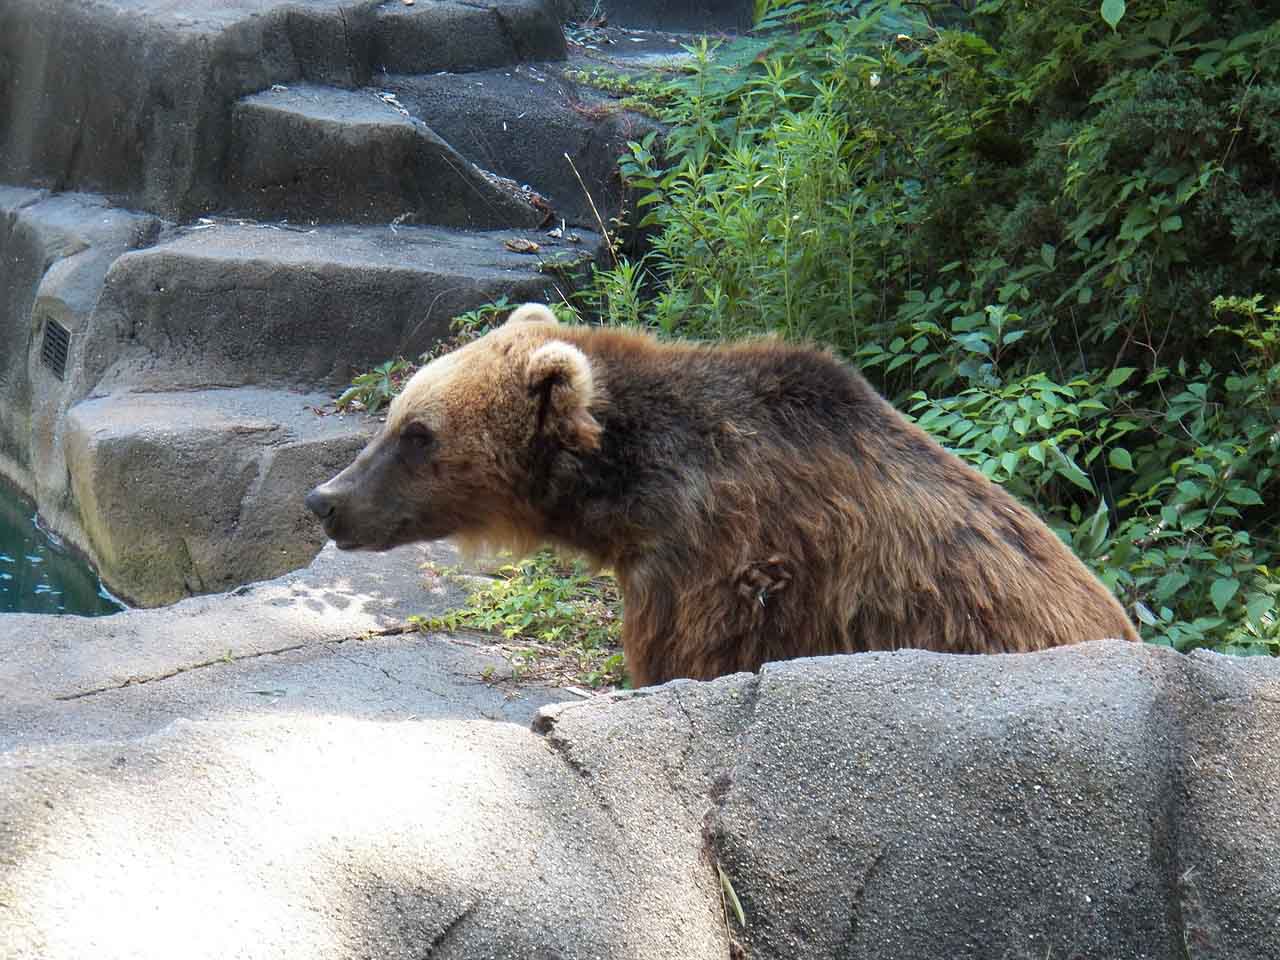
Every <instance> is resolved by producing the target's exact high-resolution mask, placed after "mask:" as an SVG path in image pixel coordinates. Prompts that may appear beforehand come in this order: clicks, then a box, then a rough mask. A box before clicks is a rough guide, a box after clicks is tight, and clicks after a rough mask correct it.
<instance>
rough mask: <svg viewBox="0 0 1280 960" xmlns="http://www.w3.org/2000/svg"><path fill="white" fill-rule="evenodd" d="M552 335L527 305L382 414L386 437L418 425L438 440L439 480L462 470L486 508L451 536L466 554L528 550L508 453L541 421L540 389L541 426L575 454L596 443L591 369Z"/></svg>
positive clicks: (417, 380) (425, 372) (546, 314)
mask: <svg viewBox="0 0 1280 960" xmlns="http://www.w3.org/2000/svg"><path fill="white" fill-rule="evenodd" d="M558 329H560V327H559V324H558V323H557V321H556V319H555V316H554V315H553V314H552V313H551V311H550V310H549V309H547V307H545V306H543V305H542V304H525V305H523V306H521V307H519V308H517V309H516V310H515V311H514V312H513V313H512V315H511V317H510V318H509V319H508V321H507V323H506V324H504V325H503V326H501V327H498V328H497V329H495V330H491V331H490V332H489V333H487V334H485V336H483V337H481V338H479V339H478V340H474V341H472V342H471V343H469V344H467V345H465V346H463V347H460V348H459V349H457V350H455V351H453V352H452V353H448V354H445V355H444V356H443V357H439V358H437V359H435V360H433V361H431V363H429V364H427V366H425V367H423V368H422V369H421V370H419V371H418V372H417V373H415V374H414V375H413V377H412V378H410V380H409V382H408V383H407V384H406V385H405V387H404V390H403V391H402V392H401V393H400V395H399V396H398V397H396V398H395V400H394V401H393V402H392V404H391V408H390V410H389V411H388V414H387V423H386V427H385V428H384V429H385V430H386V431H387V432H388V433H389V434H391V435H395V434H398V433H399V432H400V431H403V430H404V429H405V427H406V426H408V425H409V424H410V423H421V424H424V425H425V426H426V427H428V428H429V429H430V430H431V431H432V433H433V434H435V435H436V437H437V438H438V443H439V445H440V446H439V451H438V453H437V455H436V456H437V460H438V461H439V462H440V464H441V469H442V472H443V475H445V476H449V477H453V478H454V482H456V478H457V477H458V476H459V474H463V473H465V475H466V477H467V487H468V489H469V490H470V492H471V494H472V496H473V497H474V498H475V499H476V500H477V502H484V503H485V504H486V505H487V507H488V509H487V510H486V512H485V513H486V516H485V522H484V523H483V524H480V525H473V526H469V527H468V528H466V529H464V530H460V531H459V532H458V533H457V534H455V535H454V536H453V537H452V539H454V540H455V541H457V542H458V543H459V545H460V546H462V547H463V549H464V550H467V551H468V552H477V551H479V550H481V549H484V550H488V549H492V548H510V549H513V550H517V551H527V550H528V549H529V548H531V547H532V546H533V545H534V544H535V543H536V536H534V535H532V534H531V533H530V528H531V525H532V522H531V521H530V520H529V518H527V517H526V516H524V515H523V511H522V510H521V509H520V507H521V504H520V501H519V499H518V498H517V497H516V495H515V493H514V490H515V489H516V488H517V487H518V485H519V483H520V482H521V480H522V479H523V478H522V477H521V476H519V474H518V471H517V468H516V467H515V465H514V463H513V457H512V454H513V452H514V451H517V450H521V449H524V448H527V446H528V445H529V443H530V441H531V439H532V435H533V432H534V430H535V429H537V428H538V426H539V425H540V424H539V422H538V405H539V404H540V403H542V402H543V401H542V396H541V394H542V391H543V390H546V391H547V407H548V409H547V410H546V411H545V412H544V416H545V421H546V422H545V423H543V424H541V426H542V428H543V429H545V430H547V431H549V432H551V433H554V434H555V435H556V436H557V437H558V438H559V439H560V441H561V442H563V443H565V444H567V445H571V446H575V447H578V448H581V449H594V447H595V446H596V445H597V444H598V442H599V435H600V426H599V424H598V423H596V421H595V420H594V419H593V418H592V416H591V414H590V413H589V407H590V405H591V403H592V402H593V400H594V399H595V398H596V397H597V395H598V391H597V386H596V383H595V379H594V377H593V375H592V371H591V366H590V363H589V361H588V360H587V358H586V356H585V355H584V354H583V353H582V351H580V350H579V349H578V348H577V347H574V346H572V345H571V344H569V343H566V342H564V341H561V340H558V339H556V333H557V331H558Z"/></svg>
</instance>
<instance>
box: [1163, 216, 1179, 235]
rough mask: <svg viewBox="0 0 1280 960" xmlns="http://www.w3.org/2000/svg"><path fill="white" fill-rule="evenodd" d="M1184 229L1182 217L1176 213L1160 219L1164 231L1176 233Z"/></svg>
mask: <svg viewBox="0 0 1280 960" xmlns="http://www.w3.org/2000/svg"><path fill="white" fill-rule="evenodd" d="M1181 229H1182V218H1181V217H1180V216H1178V215H1177V214H1176V213H1175V214H1174V215H1173V216H1172V217H1165V218H1164V219H1163V220H1161V221H1160V230H1161V232H1163V233H1174V232H1176V231H1178V230H1181Z"/></svg>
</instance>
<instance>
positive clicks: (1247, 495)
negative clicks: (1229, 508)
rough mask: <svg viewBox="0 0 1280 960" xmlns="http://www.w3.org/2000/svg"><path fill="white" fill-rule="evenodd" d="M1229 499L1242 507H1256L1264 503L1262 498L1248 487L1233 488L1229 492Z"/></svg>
mask: <svg viewBox="0 0 1280 960" xmlns="http://www.w3.org/2000/svg"><path fill="white" fill-rule="evenodd" d="M1227 499H1228V500H1230V501H1231V502H1232V503H1238V504H1239V505H1240V506H1242V507H1256V506H1257V505H1258V504H1260V503H1262V497H1260V496H1258V494H1257V492H1256V491H1254V490H1250V489H1249V488H1248V487H1232V488H1231V489H1230V490H1228V491H1227Z"/></svg>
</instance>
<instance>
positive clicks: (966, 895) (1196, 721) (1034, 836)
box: [539, 641, 1280, 960]
mask: <svg viewBox="0 0 1280 960" xmlns="http://www.w3.org/2000/svg"><path fill="white" fill-rule="evenodd" d="M1277 721H1280V664H1278V663H1277V662H1276V661H1275V660H1273V659H1270V658H1254V659H1248V660H1238V659H1232V658H1226V657H1221V656H1217V655H1213V654H1195V655H1192V656H1190V657H1182V656H1179V655H1177V654H1174V653H1173V652H1171V651H1168V650H1161V649H1157V648H1153V647H1142V646H1137V645H1127V644H1121V643H1118V642H1112V641H1104V642H1099V643H1090V644H1084V645H1081V646H1078V647H1071V648H1063V649H1060V650H1055V651H1050V652H1046V653H1042V654H1032V655H1023V656H995V657H949V656H945V655H938V654H930V653H923V652H919V651H911V652H900V653H895V654H868V655H859V656H850V657H835V658H827V659H821V660H799V661H792V662H789V663H784V664H770V665H767V666H766V667H765V669H764V670H763V671H762V672H761V674H760V676H759V677H758V678H757V677H744V676H737V677H731V678H726V679H724V680H721V681H717V682H715V683H712V684H694V683H676V684H669V685H667V686H666V687H664V688H661V689H659V690H657V691H653V692H651V693H650V692H643V693H642V694H640V695H632V696H627V697H624V698H619V699H617V700H615V702H613V703H612V704H610V703H590V704H585V705H575V706H570V707H567V708H547V710H546V711H545V712H544V716H543V717H542V718H541V719H540V721H539V728H540V729H542V730H543V731H544V732H545V733H546V735H547V736H548V737H549V738H550V739H551V741H552V743H553V744H554V745H555V746H556V748H557V749H559V750H560V751H561V752H562V753H564V754H565V756H566V757H568V758H569V759H570V761H571V763H573V765H574V766H575V768H576V769H578V770H580V771H581V775H582V776H583V777H585V778H587V779H589V780H590V781H591V782H593V783H595V784H596V785H597V789H599V790H600V791H601V792H602V793H604V794H605V795H612V794H614V793H618V794H623V793H627V792H630V793H631V794H632V795H635V796H639V797H640V798H644V797H645V796H646V793H647V787H648V785H656V784H659V783H663V782H666V783H668V784H670V786H671V789H674V790H676V791H677V792H680V793H683V794H684V795H685V796H686V798H688V800H687V802H689V803H690V804H691V805H693V806H694V807H695V808H696V809H701V810H703V811H705V824H706V836H707V839H708V844H709V850H710V855H711V856H712V857H713V858H714V860H715V861H716V862H717V863H718V864H719V865H720V867H721V869H723V871H724V873H725V875H726V876H727V877H728V878H729V880H730V883H731V884H732V886H733V888H734V890H735V892H736V894H737V896H738V897H739V898H740V900H741V903H742V907H743V910H744V913H745V916H746V927H745V929H739V930H736V931H735V937H736V938H737V939H738V940H739V941H740V942H741V944H742V945H743V946H744V947H745V949H746V954H745V955H746V956H748V957H752V958H764V957H768V958H778V960H783V958H793V957H831V958H837V957H841V958H843V957H864V958H885V960H889V958H902V957H947V958H973V960H978V958H983V960H986V958H991V957H1026V958H1033V957H1034V958H1043V957H1069V958H1073V957H1080V958H1093V957H1126V958H1129V957H1132V958H1170V960H1172V958H1179V960H1182V958H1197V960H1199V958H1262V957H1272V956H1280V927H1277V926H1276V923H1275V915H1276V910H1277V908H1278V907H1280V821H1277V819H1276V817H1275V816H1274V813H1275V799H1274V798H1275V791H1276V788H1277V786H1280V722H1277ZM655 789H656V787H655ZM654 815H659V813H658V811H656V810H655V811H654Z"/></svg>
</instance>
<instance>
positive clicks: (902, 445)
mask: <svg viewBox="0 0 1280 960" xmlns="http://www.w3.org/2000/svg"><path fill="white" fill-rule="evenodd" d="M307 503H308V506H310V507H311V508H312V510H314V511H315V512H316V513H317V515H319V516H320V517H321V518H322V520H323V521H324V524H325V528H326V530H327V531H328V533H329V535H330V536H332V537H333V538H334V539H335V540H336V541H337V543H338V546H339V547H343V548H347V549H374V550H382V549H387V548H389V547H393V546H396V545H398V544H403V543H408V542H411V541H417V540H429V539H435V538H441V537H453V538H455V539H458V540H461V541H463V542H464V543H471V544H479V543H488V544H490V545H505V546H509V547H512V548H514V549H516V550H520V551H523V550H527V549H528V548H530V547H532V546H534V545H537V544H540V543H550V544H554V545H556V546H558V547H561V548H565V549H568V550H571V551H576V552H578V553H581V554H585V555H586V556H588V557H590V558H591V559H592V560H594V561H595V562H596V563H598V564H600V565H602V566H606V567H611V568H612V569H613V570H614V571H615V572H616V574H617V577H618V581H619V584H620V585H621V588H622V593H623V598H624V601H625V608H626V610H625V622H624V626H623V645H624V650H625V654H626V662H627V669H628V672H629V673H630V676H631V679H632V681H633V682H634V683H635V684H636V685H637V686H641V685H647V684H653V683H660V682H662V681H665V680H669V679H672V678H675V677H693V678H698V679H707V678H711V677H718V676H721V675H723V674H727V673H732V672H734V671H738V670H755V669H757V668H758V667H759V666H760V665H761V664H762V663H764V662H765V661H768V660H780V659H786V658H790V657H800V656H812V655H819V654H831V653H848V652H854V651H862V650H891V649H896V648H899V647H923V648H927V649H930V650H941V651H950V652H957V653H961V652H963V653H994V652H1009V651H1026V650H1039V649H1042V648H1045V647H1052V646H1056V645H1058V644H1066V643H1074V642H1077V641H1082V640H1096V639H1100V638H1104V637H1114V638H1124V639H1129V640H1135V639H1137V633H1136V631H1135V630H1134V628H1133V625H1132V624H1131V623H1130V621H1129V619H1128V618H1127V617H1126V616H1125V613H1124V611H1123V609H1122V608H1121V606H1120V604H1119V603H1118V602H1117V601H1116V600H1115V598H1114V597H1113V596H1112V595H1111V593H1110V592H1109V591H1108V590H1107V589H1106V588H1105V587H1104V586H1103V585H1102V584H1101V583H1099V582H1098V580H1097V579H1096V578H1095V577H1094V576H1093V574H1092V573H1090V572H1089V571H1088V570H1087V569H1086V568H1085V566H1084V565H1083V564H1082V563H1081V562H1080V561H1079V560H1078V559H1077V558H1076V557H1075V556H1074V555H1073V554H1072V553H1071V551H1070V550H1069V549H1068V548H1067V547H1066V546H1065V545H1064V544H1063V543H1062V542H1061V541H1060V540H1059V539H1058V537H1057V536H1055V535H1054V534H1053V532H1052V531H1050V530H1049V529H1048V527H1046V526H1045V525H1044V524H1043V523H1042V522H1041V521H1040V520H1038V519H1037V518H1036V517H1035V516H1034V515H1033V514H1032V513H1031V511H1029V510H1028V509H1027V508H1026V507H1024V506H1022V505H1021V504H1020V503H1018V502H1017V501H1016V500H1014V498H1013V497H1011V496H1010V495H1009V494H1008V493H1006V492H1005V491H1004V490H1003V489H1001V488H1000V487H999V486H997V485H996V484H994V483H992V482H991V481H989V480H987V479H986V478H985V477H983V476H982V475H981V474H980V473H978V472H977V471H975V470H973V469H971V468H970V467H969V466H967V465H966V464H964V463H962V462H961V461H960V460H959V459H957V458H956V457H954V456H952V455H951V454H949V453H947V452H946V451H945V450H943V449H942V447H940V446H939V445H938V444H937V443H935V442H934V441H933V440H931V439H930V438H929V437H928V436H927V435H926V434H925V433H924V432H923V431H922V430H920V429H919V428H918V427H916V426H915V425H914V424H912V423H910V422H909V421H908V420H907V419H906V418H904V417H903V416H902V415H901V414H900V413H898V412H897V411H896V410H895V409H894V408H893V407H891V406H890V405H889V404H888V403H887V402H886V401H885V400H884V399H883V398H881V397H880V396H879V395H878V394H877V393H876V392H875V391H874V390H873V389H872V388H871V387H870V386H869V385H868V384H867V382H866V381H865V380H864V379H863V378H862V377H861V376H860V375H859V374H857V373H855V372H854V371H853V370H851V369H849V368H848V367H846V366H844V365H842V364H841V363H839V362H838V361H837V360H836V359H834V358H833V357H832V356H830V355H829V354H827V353H825V352H822V351H819V350H815V349H809V348H805V347H797V346H791V345H787V344H785V343H781V342H777V341H773V340H762V341H755V342H747V343H741V344H735V345H727V346H716V347H710V346H693V345H682V344H668V343H660V342H658V341H656V340H654V339H652V338H651V337H648V336H645V335H643V334H640V333H633V332H622V331H619V330H605V329H597V328H585V327H571V326H562V325H560V324H558V323H556V321H555V319H554V317H553V316H552V315H551V313H550V311H549V310H547V308H546V307H543V306H540V305H534V304H527V305H525V306H524V307H521V308H520V309H519V310H517V311H516V312H515V314H513V316H512V318H511V319H510V320H509V321H508V322H507V323H506V324H505V325H504V326H502V327H501V328H499V329H496V330H494V331H492V332H490V333H488V334H486V335H485V336H483V337H481V338H480V339H478V340H476V341H474V342H472V343H470V344H467V345H466V346H464V347H462V348H461V349H459V350H457V351H455V352H454V353H451V354H448V355H446V356H444V357H442V358H440V359H438V360H436V361H434V362H432V363H431V364H429V365H428V366H426V367H424V368H423V369H422V370H420V371H418V373H417V374H415V375H414V377H413V378H412V379H411V380H410V381H409V383H408V384H407V385H406V387H405V389H404V391H403V393H402V394H401V395H400V396H399V397H397V398H396V400H395V402H394V403H393V404H392V405H391V408H390V412H389V414H388V416H387V422H386V426H385V427H384V428H383V430H382V431H381V432H380V433H379V435H378V436H377V437H376V438H374V440H373V441H372V442H371V443H370V444H369V446H368V447H367V448H366V449H365V450H364V451H363V452H362V453H361V454H360V456H359V457H358V458H357V459H356V460H355V462H354V463H353V464H352V465H351V466H349V467H348V468H347V469H346V470H344V471H343V472H342V473H340V474H339V475H338V476H336V477H335V478H333V479H332V480H330V481H329V482H328V483H326V484H323V485H322V486H320V487H317V488H316V490H314V491H312V493H311V494H310V496H308V498H307Z"/></svg>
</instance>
